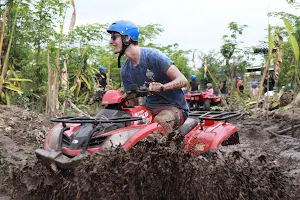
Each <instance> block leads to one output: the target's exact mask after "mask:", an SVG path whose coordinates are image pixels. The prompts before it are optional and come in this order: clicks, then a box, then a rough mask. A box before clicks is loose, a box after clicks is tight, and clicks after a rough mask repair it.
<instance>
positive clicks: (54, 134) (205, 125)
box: [36, 87, 239, 168]
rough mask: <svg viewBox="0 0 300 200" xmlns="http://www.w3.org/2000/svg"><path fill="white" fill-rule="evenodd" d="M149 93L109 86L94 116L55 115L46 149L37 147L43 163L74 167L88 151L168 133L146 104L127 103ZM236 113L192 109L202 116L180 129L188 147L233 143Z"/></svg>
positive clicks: (202, 149) (200, 149)
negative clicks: (54, 123) (102, 107)
mask: <svg viewBox="0 0 300 200" xmlns="http://www.w3.org/2000/svg"><path fill="white" fill-rule="evenodd" d="M133 88H134V87H133ZM148 93H149V91H140V90H136V89H133V90H131V91H130V92H128V93H127V95H126V97H123V95H122V94H121V93H120V92H118V91H115V90H110V91H107V92H106V93H105V95H104V97H103V101H102V104H103V105H105V108H104V109H101V110H100V111H99V112H98V113H97V115H96V116H95V117H94V118H87V117H70V116H67V117H59V118H53V119H52V120H51V121H53V122H57V123H58V124H57V125H56V126H54V127H53V128H52V129H51V130H50V131H49V132H48V134H47V136H46V139H45V143H44V149H37V150H36V156H37V158H38V159H39V160H40V161H41V162H42V163H43V164H44V165H51V166H55V167H56V166H58V167H60V168H71V167H72V166H74V165H77V164H78V162H79V161H80V160H82V158H83V157H85V156H87V155H88V153H91V154H94V153H95V152H97V151H100V150H101V149H113V148H116V147H122V148H123V149H124V150H125V151H127V150H129V149H131V148H132V147H133V146H134V145H135V144H136V143H138V142H140V141H142V140H143V139H145V138H147V137H148V136H149V135H150V134H155V133H159V134H162V135H166V134H165V131H164V129H163V127H162V126H161V125H160V124H158V123H156V122H154V116H153V115H152V114H151V113H150V112H149V111H148V110H147V108H146V107H144V106H128V103H127V101H128V100H129V99H132V98H135V97H137V96H145V95H148ZM237 115H239V113H221V112H204V113H203V112H195V113H191V116H193V117H195V116H198V117H199V120H198V119H197V120H196V119H193V118H188V119H187V120H186V121H185V123H184V124H183V125H182V126H181V127H180V129H179V131H180V133H181V134H182V136H184V142H185V150H186V151H191V152H192V153H195V154H200V153H204V152H207V151H209V150H211V149H216V148H217V147H218V146H220V145H227V144H229V143H230V144H233V142H231V141H232V139H231V138H232V137H236V135H237V133H236V132H237V128H236V127H235V126H234V125H231V124H229V123H227V122H226V120H227V119H229V118H232V117H235V116H237ZM222 120H223V121H224V120H225V122H223V121H222ZM232 135H234V136H232ZM226 141H227V142H226ZM228 141H229V142H228ZM234 142H238V141H234Z"/></svg>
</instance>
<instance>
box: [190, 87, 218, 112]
mask: <svg viewBox="0 0 300 200" xmlns="http://www.w3.org/2000/svg"><path fill="white" fill-rule="evenodd" d="M185 99H186V101H187V103H188V105H189V108H190V110H204V111H209V110H210V106H221V105H222V99H221V98H220V97H218V96H216V95H208V94H207V93H206V92H200V91H193V92H190V91H187V92H185Z"/></svg>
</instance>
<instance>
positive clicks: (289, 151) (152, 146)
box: [0, 107, 300, 199]
mask: <svg viewBox="0 0 300 200" xmlns="http://www.w3.org/2000/svg"><path fill="white" fill-rule="evenodd" d="M0 109H1V110H3V111H4V112H2V113H0V137H1V138H0V139H1V140H0V150H1V151H0V157H1V158H0V159H1V160H0V161H1V167H0V170H1V171H0V178H1V179H0V180H1V187H0V193H2V194H3V195H2V196H1V195H0V199H1V198H2V197H3V198H7V199H9V197H10V198H11V199H300V191H299V173H298V171H299V169H300V164H299V163H300V162H299V161H300V142H299V140H298V139H285V138H284V139H283V138H277V137H274V136H271V135H270V134H269V133H268V132H267V131H266V130H267V129H272V130H274V131H276V130H280V129H283V128H286V127H287V125H289V124H290V119H291V114H290V113H289V112H286V113H285V112H280V113H275V112H273V114H272V115H270V116H269V120H268V121H266V120H265V119H264V118H265V117H264V116H263V115H262V114H261V115H257V116H252V117H251V118H249V117H245V118H244V119H239V120H236V121H233V123H235V124H237V125H238V128H239V134H240V140H241V144H240V145H236V146H231V147H223V148H221V149H220V151H219V152H218V153H217V154H215V156H214V157H213V158H212V159H211V160H207V159H206V158H205V157H202V156H197V157H196V156H191V155H189V154H186V153H184V152H183V151H182V150H181V149H182V146H181V144H180V143H179V142H177V143H176V145H174V143H173V142H171V143H165V142H162V141H157V140H156V141H153V142H147V143H140V144H138V145H136V146H135V147H134V149H132V150H131V151H129V152H124V151H122V150H121V149H119V150H116V151H105V152H101V153H98V154H97V155H96V156H95V157H91V158H87V159H86V160H85V161H84V162H82V164H81V165H79V166H78V167H77V168H75V169H72V170H68V171H67V170H64V171H59V172H56V173H54V172H53V171H52V170H50V169H49V168H46V167H44V166H42V165H41V164H40V163H39V162H37V160H36V158H35V155H34V153H33V151H34V149H35V148H37V147H38V146H40V145H41V142H42V138H43V134H44V133H45V132H46V131H47V129H48V128H49V127H51V124H50V123H48V124H47V120H48V119H49V118H48V117H47V116H42V115H37V114H34V113H30V112H27V111H24V110H22V109H19V108H16V107H10V108H8V107H1V108H0ZM15 113H18V114H15ZM297 113H300V111H297ZM26 116H27V117H26ZM23 118H25V119H23ZM1 120H2V121H1ZM10 121H14V122H15V123H13V124H9V122H10ZM298 122H300V120H298V121H297V120H296V123H298ZM28 124H35V125H30V126H29V125H28ZM7 127H11V128H7ZM39 127H42V128H39ZM299 130H300V129H299ZM299 130H297V131H299ZM287 134H288V135H290V133H287ZM299 136H300V132H299Z"/></svg>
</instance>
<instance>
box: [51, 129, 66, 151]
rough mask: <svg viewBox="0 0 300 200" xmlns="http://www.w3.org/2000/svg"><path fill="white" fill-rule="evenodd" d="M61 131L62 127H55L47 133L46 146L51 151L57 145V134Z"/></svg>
mask: <svg viewBox="0 0 300 200" xmlns="http://www.w3.org/2000/svg"><path fill="white" fill-rule="evenodd" d="M61 129H63V127H62V126H55V127H54V128H53V129H52V131H50V132H49V133H48V135H49V139H48V145H49V147H50V148H51V149H56V147H57V144H58V138H59V134H60V132H61Z"/></svg>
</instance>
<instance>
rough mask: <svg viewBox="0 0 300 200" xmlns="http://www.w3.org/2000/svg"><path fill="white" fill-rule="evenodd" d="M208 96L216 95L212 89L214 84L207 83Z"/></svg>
mask: <svg viewBox="0 0 300 200" xmlns="http://www.w3.org/2000/svg"><path fill="white" fill-rule="evenodd" d="M206 87H207V88H206V91H205V92H206V94H207V95H213V94H214V89H213V88H212V84H211V83H207V84H206Z"/></svg>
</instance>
